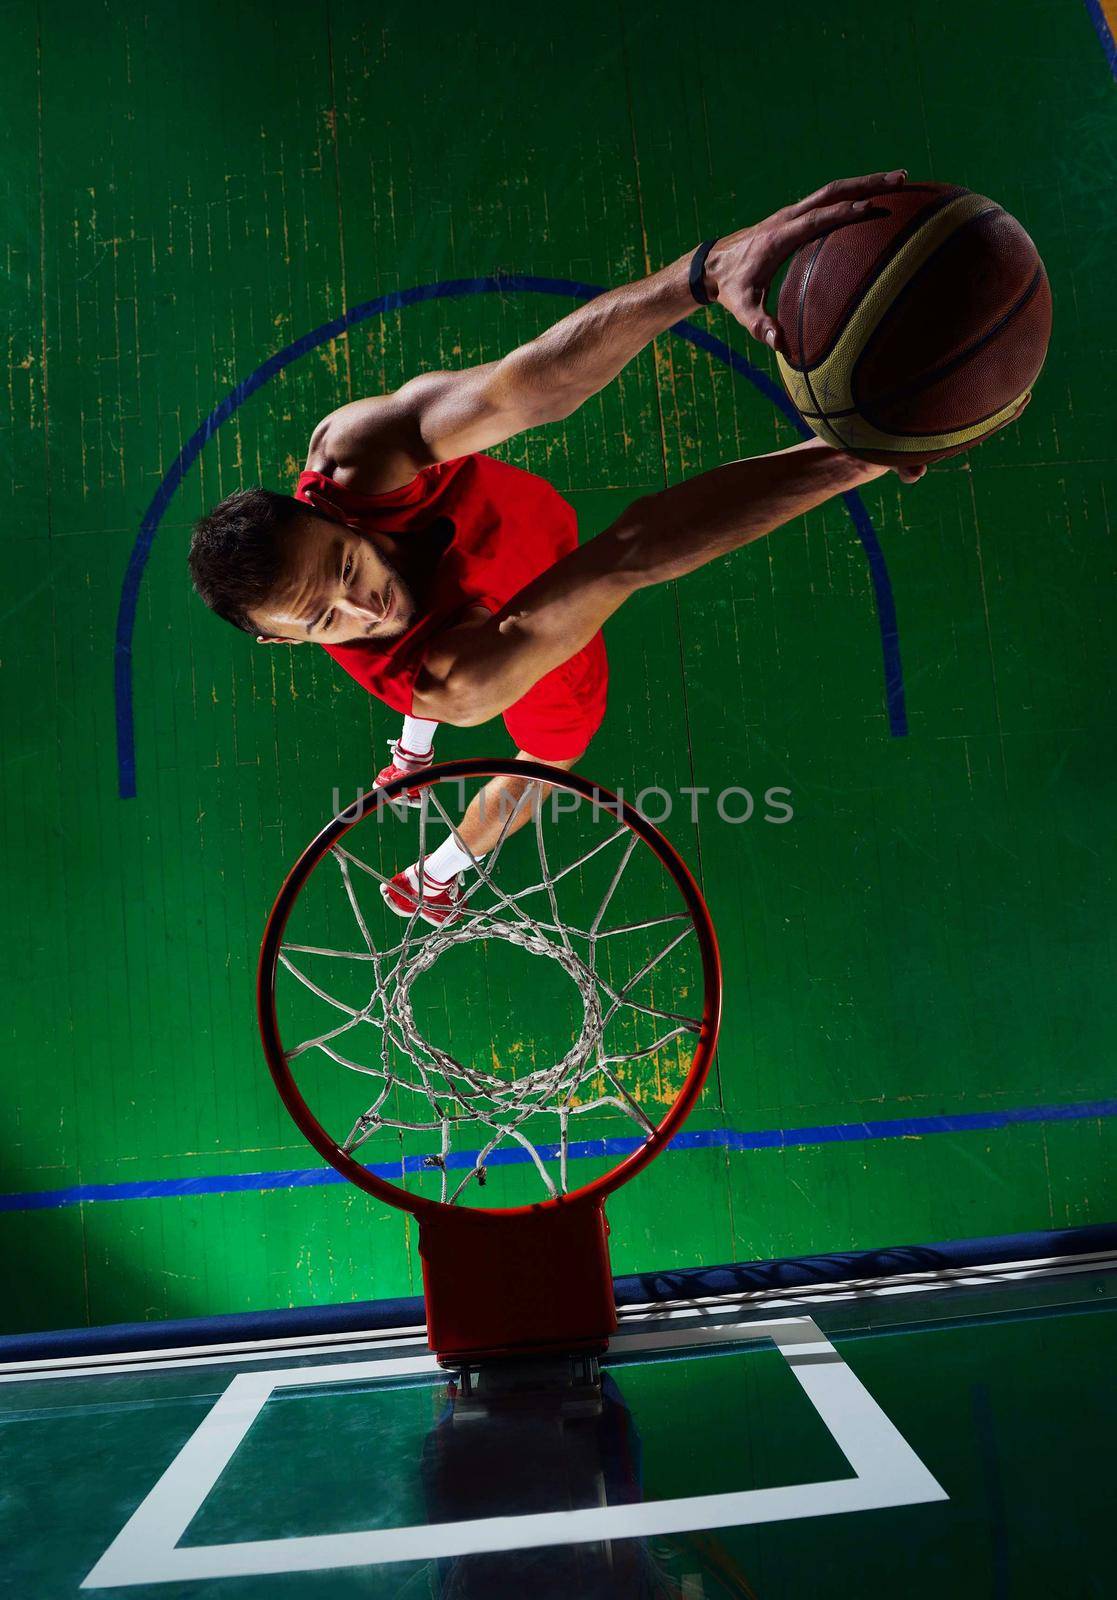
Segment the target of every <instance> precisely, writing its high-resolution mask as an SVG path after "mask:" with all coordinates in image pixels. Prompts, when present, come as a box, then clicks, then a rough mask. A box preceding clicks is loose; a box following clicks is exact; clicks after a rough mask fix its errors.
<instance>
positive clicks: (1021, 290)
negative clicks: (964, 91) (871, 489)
mask: <svg viewBox="0 0 1117 1600" xmlns="http://www.w3.org/2000/svg"><path fill="white" fill-rule="evenodd" d="M874 207H876V208H878V209H879V210H881V211H882V212H883V213H884V214H883V215H880V216H875V217H874V216H870V218H869V219H868V220H866V221H864V222H858V223H855V224H853V225H851V226H849V227H843V228H838V229H836V230H834V231H833V232H831V233H828V234H827V235H826V236H825V237H824V238H822V239H816V240H813V241H812V242H811V243H810V244H808V245H804V246H803V248H802V249H800V250H799V251H798V252H797V253H796V254H795V255H794V256H793V257H792V259H791V262H790V263H789V265H788V269H787V274H786V276H785V278H784V281H783V285H782V287H781V289H780V295H779V312H778V315H779V322H780V327H781V328H782V330H783V337H784V344H785V349H786V354H784V353H782V352H780V353H777V361H778V363H779V369H780V374H781V376H782V378H783V382H784V387H785V388H786V390H787V393H788V395H789V396H790V398H791V400H792V402H793V403H794V405H795V407H796V409H797V410H798V412H799V414H800V416H801V417H802V418H803V420H804V422H806V424H807V425H808V427H810V428H811V429H812V430H813V431H814V432H815V433H816V434H817V435H818V436H819V438H820V439H824V440H825V441H826V442H827V443H828V444H832V445H835V446H837V447H839V448H841V449H843V450H848V451H851V452H852V453H853V454H854V455H857V456H861V457H862V458H864V459H865V460H868V461H874V462H878V463H881V464H884V465H886V466H896V465H899V464H907V465H916V464H918V463H921V462H931V461H941V460H942V459H943V458H944V457H946V456H953V455H958V454H959V453H960V452H961V451H963V450H969V449H971V448H972V446H974V445H975V444H980V443H981V441H982V440H983V439H986V438H988V437H989V435H990V434H991V433H994V432H995V431H996V430H997V428H998V427H1000V426H1001V424H1002V423H1004V422H1005V421H1006V420H1007V419H1008V418H1010V417H1011V416H1012V414H1013V413H1014V411H1015V410H1016V408H1017V407H1018V406H1019V404H1020V402H1021V401H1022V400H1023V399H1024V397H1025V395H1026V394H1027V392H1028V390H1029V389H1030V388H1031V386H1032V384H1033V383H1034V382H1035V380H1036V377H1037V375H1038V373H1039V370H1040V368H1041V367H1042V366H1043V361H1044V357H1045V355H1046V353H1047V343H1048V340H1049V338H1050V336H1051V290H1050V287H1049V285H1048V281H1047V274H1046V272H1045V271H1044V267H1043V262H1042V261H1041V260H1040V258H1039V254H1038V252H1037V250H1036V247H1035V245H1034V244H1033V243H1032V241H1031V239H1030V238H1029V237H1028V234H1027V233H1026V232H1025V231H1024V229H1023V228H1022V227H1021V226H1020V224H1019V222H1017V221H1016V219H1015V217H1011V216H1010V215H1009V214H1008V212H1007V211H1004V210H1002V208H1001V207H1000V206H999V205H997V204H996V202H995V201H993V200H989V199H987V198H986V197H985V196H984V195H980V194H974V193H973V192H972V191H971V190H969V189H962V188H959V187H957V186H956V185H951V184H942V183H909V184H907V185H906V186H905V187H904V188H903V189H902V190H900V191H899V192H897V193H896V194H890V195H887V196H880V197H878V198H877V199H876V200H874Z"/></svg>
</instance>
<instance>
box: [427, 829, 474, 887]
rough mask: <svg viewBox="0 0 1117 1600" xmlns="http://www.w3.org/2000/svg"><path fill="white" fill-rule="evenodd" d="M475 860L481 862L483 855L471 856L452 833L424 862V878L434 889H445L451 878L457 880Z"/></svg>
mask: <svg viewBox="0 0 1117 1600" xmlns="http://www.w3.org/2000/svg"><path fill="white" fill-rule="evenodd" d="M474 859H476V860H478V861H481V860H483V859H484V856H483V854H479V855H477V856H476V858H475V857H474V856H471V855H470V853H469V851H468V850H466V849H465V848H464V846H462V845H460V844H459V843H458V841H457V840H456V839H455V838H454V835H453V834H452V833H451V834H449V835H448V836H447V837H446V838H445V839H443V841H442V843H441V844H440V845H439V846H438V848H437V850H432V851H431V853H430V855H429V856H427V858H426V860H425V861H424V862H423V877H424V878H425V879H426V881H427V884H428V885H429V886H430V887H432V888H438V889H442V888H445V886H446V884H448V883H449V882H450V880H451V878H456V877H457V875H458V873H459V872H464V871H465V869H466V867H471V866H472V865H473V862H474ZM416 865H417V864H416Z"/></svg>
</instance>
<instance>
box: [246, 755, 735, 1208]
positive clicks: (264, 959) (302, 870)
mask: <svg viewBox="0 0 1117 1600" xmlns="http://www.w3.org/2000/svg"><path fill="white" fill-rule="evenodd" d="M501 776H514V777H526V778H539V779H542V780H543V781H544V782H547V783H551V784H554V785H556V786H558V787H560V788H565V789H570V790H573V791H574V792H575V793H577V794H580V795H581V796H582V797H583V798H584V799H586V800H590V801H594V800H596V801H597V803H598V804H599V805H600V806H602V807H603V808H604V807H605V806H608V807H609V808H610V809H611V810H615V814H616V815H617V817H618V818H619V820H621V821H623V822H624V823H625V824H626V825H627V826H628V827H630V828H631V829H632V831H633V832H634V833H636V834H638V835H639V837H640V838H641V839H642V840H643V841H644V843H645V844H647V845H648V846H649V847H650V848H651V849H652V850H654V852H655V854H656V855H657V856H658V857H659V860H660V861H661V862H662V864H663V866H664V867H665V868H666V870H667V871H668V873H669V874H670V876H671V877H672V878H673V879H674V881H675V884H676V886H677V887H678V890H679V893H680V894H681V895H682V897H683V900H684V902H685V904H686V907H687V910H688V911H689V913H690V917H691V920H692V922H693V924H694V928H695V933H696V936H697V939H698V947H699V952H700V955H701V960H702V976H703V991H704V994H703V1006H702V1025H701V1029H700V1031H699V1035H698V1042H697V1045H696V1047H695V1051H694V1059H693V1061H692V1062H691V1065H690V1070H689V1072H688V1073H687V1076H686V1079H685V1081H684V1083H683V1085H682V1087H681V1088H680V1090H679V1093H678V1095H677V1097H676V1098H675V1100H674V1101H673V1102H672V1104H671V1105H670V1106H669V1107H668V1108H667V1111H666V1112H665V1113H664V1116H663V1120H662V1121H661V1122H660V1123H659V1126H658V1127H657V1128H656V1130H655V1132H654V1133H651V1134H649V1135H648V1138H647V1139H646V1140H645V1141H644V1143H643V1144H642V1145H641V1146H640V1147H639V1149H637V1150H634V1151H633V1152H632V1153H631V1154H630V1155H629V1156H627V1157H626V1158H625V1159H624V1160H623V1161H621V1162H620V1163H619V1164H618V1165H617V1166H615V1167H613V1168H612V1169H611V1170H610V1171H609V1172H606V1173H603V1174H602V1175H601V1176H600V1177H599V1178H595V1179H594V1180H593V1181H592V1182H591V1183H587V1184H585V1185H583V1187H582V1188H580V1189H574V1190H572V1191H571V1192H570V1193H569V1194H565V1195H560V1196H557V1197H556V1198H554V1199H548V1200H540V1201H538V1202H536V1203H535V1204H533V1205H526V1206H508V1207H499V1208H486V1207H482V1206H469V1207H463V1208H460V1209H459V1208H457V1207H455V1208H453V1210H454V1213H455V1214H456V1215H461V1216H462V1217H463V1218H464V1217H473V1218H479V1217H484V1216H494V1215H495V1216H502V1217H507V1216H517V1215H523V1216H529V1215H530V1214H531V1213H533V1212H535V1211H538V1210H540V1209H542V1208H550V1207H553V1206H570V1205H582V1204H599V1203H600V1202H601V1201H602V1200H603V1199H604V1198H605V1196H606V1195H609V1194H612V1192H613V1190H614V1189H618V1188H620V1186H621V1184H623V1183H627V1182H628V1181H629V1179H630V1178H634V1177H635V1176H636V1174H637V1173H638V1172H640V1171H641V1170H642V1169H643V1168H644V1167H646V1166H647V1164H648V1162H649V1161H652V1160H654V1158H655V1157H656V1156H657V1155H658V1154H659V1153H660V1151H661V1150H662V1149H663V1148H664V1146H665V1145H667V1144H668V1143H669V1142H670V1140H671V1139H672V1138H673V1137H674V1136H675V1134H676V1133H677V1132H678V1131H679V1129H680V1127H681V1126H682V1124H683V1123H684V1122H685V1121H686V1119H687V1117H688V1116H689V1115H690V1112H691V1111H692V1110H693V1108H694V1105H695V1102H696V1101H697V1099H698V1096H699V1094H700V1093H701V1092H702V1087H703V1085H704V1084H705V1082H706V1078H707V1075H708V1073H709V1070H710V1063H711V1061H712V1060H713V1054H714V1049H715V1046H716V1044H717V1036H718V1026H719V1023H720V1020H721V993H722V981H721V959H720V956H719V954H718V945H717V936H716V934H715V933H714V925H713V922H712V921H711V919H710V913H709V910H708V908H707V906H706V901H705V899H704V897H703V895H702V891H701V890H700V889H699V887H698V885H697V884H696V883H695V881H694V878H693V876H692V875H691V872H690V869H689V868H688V867H687V865H686V863H685V862H684V861H683V859H682V857H681V856H680V855H679V854H678V852H677V851H676V849H675V847H674V846H673V845H672V844H670V843H669V842H668V841H667V840H666V839H665V838H664V837H663V835H662V834H661V833H660V831H659V829H658V828H656V827H655V826H654V825H653V824H652V823H650V822H648V821H647V819H646V818H645V817H642V816H641V815H640V813H639V812H638V811H636V810H635V809H634V808H633V807H632V806H630V805H629V804H628V803H627V802H626V801H624V800H622V799H620V798H619V797H618V796H617V795H615V794H614V793H613V791H612V790H611V789H606V788H604V787H603V786H602V785H601V784H597V783H590V782H589V780H588V779H586V778H583V777H580V776H579V775H578V774H577V773H574V772H564V771H563V770H562V769H561V768H558V767H549V766H546V765H545V764H544V763H543V762H537V761H515V760H512V759H511V758H494V759H492V760H487V761H445V762H442V763H441V764H440V765H438V766H432V767H427V768H424V769H423V771H421V772H419V773H415V774H412V775H410V776H408V777H405V778H398V779H396V781H395V782H394V783H390V784H387V785H385V787H384V788H383V789H379V790H375V791H373V792H372V793H370V794H368V795H363V796H362V797H361V798H360V799H359V800H356V801H354V803H353V804H352V805H351V806H350V807H348V809H347V810H345V811H342V812H341V813H339V815H338V816H336V817H335V818H334V819H333V821H332V822H329V823H327V824H326V826H325V827H324V828H323V829H322V831H321V833H319V835H318V836H317V838H316V839H313V840H312V841H311V843H310V844H309V845H307V847H306V849H305V850H304V851H303V853H302V855H300V856H299V859H298V860H297V861H296V862H295V865H294V866H293V867H292V868H291V870H290V872H289V873H288V874H287V877H286V880H285V881H284V884H283V887H282V888H281V889H280V891H279V894H278V895H277V896H276V900H275V904H274V905H273V906H272V909H271V913H270V915H269V916H268V920H267V925H266V927H265V928H264V937H263V941H262V943H261V946H260V964H259V968H258V971H257V979H256V1004H257V1011H258V1014H259V1020H260V1036H261V1038H262V1040H263V1045H264V1055H265V1056H266V1058H267V1063H268V1067H269V1069H270V1071H271V1075H272V1077H273V1079H274V1080H275V1086H276V1088H277V1089H278V1090H279V1094H280V1098H281V1099H282V1101H283V1104H284V1105H285V1106H286V1107H287V1110H288V1112H289V1113H290V1115H291V1117H292V1119H293V1120H294V1122H295V1124H296V1126H297V1127H298V1128H299V1130H300V1131H301V1133H302V1134H303V1137H304V1138H305V1139H306V1140H307V1141H308V1142H309V1143H310V1144H311V1145H312V1146H313V1147H314V1149H315V1150H317V1151H318V1153H319V1155H321V1156H323V1157H324V1158H325V1160H327V1161H328V1162H329V1163H330V1164H331V1166H333V1167H335V1168H336V1169H337V1171H338V1172H340V1173H341V1174H342V1176H343V1177H345V1178H348V1179H349V1181H350V1182H351V1183H354V1184H356V1185H357V1187H358V1188H359V1189H364V1190H365V1191H366V1192H367V1193H368V1194H373V1195H375V1196H376V1197H377V1199H378V1200H383V1201H384V1202H385V1203H386V1204H387V1205H392V1206H398V1207H399V1208H400V1209H401V1210H403V1211H410V1212H411V1213H412V1215H413V1216H416V1217H418V1218H419V1219H420V1220H422V1219H423V1218H424V1217H434V1216H436V1215H438V1216H441V1217H443V1218H445V1217H446V1215H447V1213H448V1212H449V1211H450V1209H451V1208H450V1207H448V1206H445V1205H443V1204H442V1203H441V1202H440V1201H438V1200H431V1199H430V1198H428V1197H427V1196H426V1195H413V1194H409V1193H408V1192H407V1190H406V1189H401V1188H398V1187H397V1186H396V1185H395V1184H394V1183H389V1182H388V1181H387V1180H386V1179H384V1178H379V1177H377V1176H376V1174H375V1173H372V1172H369V1171H368V1170H367V1168H365V1167H363V1166H362V1165H361V1163H360V1162H359V1161H355V1160H354V1159H353V1157H352V1156H350V1155H347V1154H346V1152H345V1151H344V1150H342V1149H340V1147H339V1146H338V1144H337V1143H336V1141H335V1140H334V1139H333V1138H331V1136H330V1135H329V1134H328V1133H327V1132H326V1130H325V1128H323V1126H322V1124H321V1123H320V1122H319V1121H318V1119H317V1117H316V1116H315V1115H314V1113H313V1111H312V1110H311V1109H310V1107H309V1106H308V1105H307V1103H306V1101H305V1099H304V1098H303V1095H302V1091H301V1090H300V1089H299V1086H298V1084H297V1083H296V1082H295V1079H294V1075H293V1074H292V1072H291V1068H290V1066H289V1064H288V1061H287V1055H286V1052H285V1050H284V1048H283V1042H282V1039H281V1038H280V1033H279V1021H278V1018H277V1016H276V1007H275V977H276V970H277V967H278V964H279V950H280V946H281V944H282V940H283V934H284V931H285V929H286V927H287V922H288V919H289V918H290V915H291V912H292V910H293V908H294V905H295V902H296V900H297V899H298V896H299V893H300V891H301V890H302V887H303V885H304V884H305V883H306V880H307V879H308V878H309V876H310V874H311V873H312V872H313V870H314V868H315V867H316V866H317V865H318V863H319V862H320V861H321V859H322V857H323V856H324V855H325V854H326V853H327V851H329V850H330V849H331V848H332V847H333V846H334V845H335V844H337V842H338V840H339V839H342V838H344V836H345V835H346V834H347V833H348V832H349V831H350V829H351V828H354V827H355V826H356V825H357V823H358V822H360V821H362V820H363V818H365V817H366V816H370V815H372V814H373V813H375V812H376V811H378V810H379V809H381V807H383V806H384V805H386V804H387V803H388V802H389V801H390V800H393V799H394V798H395V797H396V795H397V794H399V793H401V792H402V791H403V790H404V789H414V788H425V787H427V786H428V785H429V784H432V783H438V782H440V781H442V780H444V779H447V778H492V777H501Z"/></svg>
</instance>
